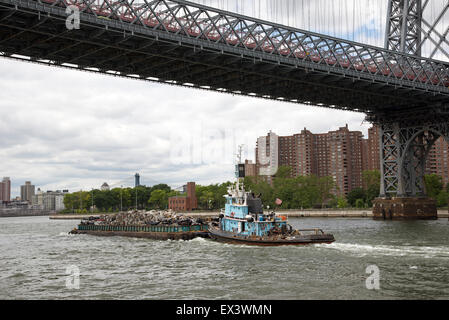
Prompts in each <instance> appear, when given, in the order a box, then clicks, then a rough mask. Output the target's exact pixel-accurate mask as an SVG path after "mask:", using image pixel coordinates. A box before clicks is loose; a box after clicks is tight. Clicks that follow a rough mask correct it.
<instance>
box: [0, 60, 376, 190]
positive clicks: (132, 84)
mask: <svg viewBox="0 0 449 320" xmlns="http://www.w3.org/2000/svg"><path fill="white" fill-rule="evenodd" d="M0 61H1V63H0V111H1V112H2V117H0V137H2V138H1V139H0V150H1V153H0V154H1V156H0V160H1V163H2V167H1V169H0V176H9V177H11V181H12V191H11V195H12V196H13V197H15V196H17V195H20V185H21V184H23V183H24V182H25V181H29V180H31V181H32V182H33V184H35V185H36V188H37V187H40V188H41V189H43V190H47V189H49V190H55V189H69V190H70V191H75V190H80V189H84V190H90V189H91V188H92V187H95V188H98V187H100V186H101V184H102V183H103V182H107V183H108V184H109V185H111V187H113V186H115V185H117V186H120V183H124V182H127V183H128V185H131V186H132V185H133V182H134V180H133V176H134V174H135V173H136V172H139V173H140V174H141V177H142V178H141V179H142V180H141V183H142V184H146V185H150V184H156V183H167V184H169V185H171V186H174V187H176V186H180V185H182V184H184V183H185V182H187V181H196V182H197V183H199V184H208V183H219V182H223V181H226V180H229V179H232V178H233V172H234V171H233V170H234V168H233V165H232V164H233V163H232V161H233V159H234V158H235V154H236V152H237V146H238V145H239V144H245V148H244V150H245V153H244V155H243V156H244V158H249V159H254V148H255V143H256V139H257V137H259V136H262V135H265V134H266V133H267V132H268V131H269V130H272V131H274V132H276V133H277V134H278V135H290V134H293V133H296V132H299V131H300V130H302V129H303V128H304V127H307V128H308V129H309V130H311V131H312V132H327V131H329V130H336V129H338V128H339V127H341V126H344V125H345V124H346V123H348V125H349V128H350V129H351V130H360V131H362V132H363V134H364V135H365V136H366V134H367V129H368V127H369V126H370V125H369V124H368V123H363V120H364V115H363V114H361V113H355V112H349V111H339V110H332V109H327V108H319V107H311V106H304V105H299V104H292V103H286V102H277V101H271V100H264V99H257V98H250V97H241V96H236V95H231V94H223V93H215V92H208V91H205V90H198V89H188V88H181V87H176V86H170V85H163V84H155V83H150V82H144V81H136V80H130V79H123V78H118V77H112V76H106V75H99V74H93V73H87V72H79V71H73V70H68V69H64V68H55V67H47V66H42V65H37V64H32V63H24V62H18V61H13V60H8V59H1V60H0ZM180 137H187V138H188V139H189V141H188V142H189V143H190V147H191V150H201V151H202V155H201V156H198V152H193V153H192V152H191V150H190V151H189V150H187V149H185V148H184V147H185V142H186V141H182V140H180ZM200 139H201V140H200ZM183 148H184V149H183ZM198 148H199V149H198ZM186 152H187V153H186ZM189 152H190V153H189ZM173 153H177V154H180V155H181V158H179V157H178V158H177V159H174V154H173ZM186 154H187V156H188V157H187V158H186V157H185V155H186ZM175 155H176V154H175ZM217 155H218V157H217ZM221 155H225V156H226V157H225V158H226V159H224V158H221ZM180 159H181V160H182V159H183V160H182V161H179V160H180ZM185 159H188V160H187V161H186V160H185ZM127 179H128V180H129V181H128V180H127ZM125 180H127V181H125ZM124 185H126V183H124Z"/></svg>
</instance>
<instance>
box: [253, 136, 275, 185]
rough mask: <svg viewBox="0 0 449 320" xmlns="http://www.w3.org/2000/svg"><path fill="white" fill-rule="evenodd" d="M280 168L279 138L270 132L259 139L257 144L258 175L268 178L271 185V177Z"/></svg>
mask: <svg viewBox="0 0 449 320" xmlns="http://www.w3.org/2000/svg"><path fill="white" fill-rule="evenodd" d="M278 167H279V137H278V135H276V134H275V133H273V132H271V131H270V132H269V133H268V135H267V136H265V137H259V138H258V139H257V144H256V170H257V174H258V175H261V176H266V177H267V179H268V182H270V183H271V177H272V176H273V175H274V174H275V173H276V172H277V170H278Z"/></svg>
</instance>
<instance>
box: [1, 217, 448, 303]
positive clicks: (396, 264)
mask: <svg viewBox="0 0 449 320" xmlns="http://www.w3.org/2000/svg"><path fill="white" fill-rule="evenodd" d="M77 223H78V221H76V220H49V219H48V217H20V218H1V219H0V271H1V272H0V299H449V270H448V268H449V222H448V220H447V219H439V220H435V221H412V222H400V221H385V222H384V221H373V220H371V219H370V218H359V219H355V218H291V219H290V223H291V224H292V225H293V226H294V227H297V228H309V227H315V226H317V227H320V228H322V229H324V230H326V231H329V232H331V233H333V234H334V236H335V238H336V240H337V241H336V242H335V243H333V244H330V245H325V244H322V245H321V244H320V245H310V246H287V247H249V246H243V245H233V244H222V243H217V242H213V241H211V240H208V239H200V238H199V239H195V240H192V241H156V240H148V239H135V238H125V237H95V236H90V235H69V234H68V231H70V230H71V229H72V228H74V227H75V226H76V224H77ZM372 265H375V266H377V268H378V270H379V279H380V281H379V283H380V288H379V289H378V290H376V289H372V290H369V289H367V286H366V282H367V281H366V279H367V278H368V277H370V274H369V273H367V272H366V271H367V267H368V266H372ZM73 266H74V267H75V268H78V269H79V271H80V276H79V289H76V288H73V284H74V283H75V282H73V278H67V277H68V276H69V277H70V275H68V274H66V272H67V271H68V270H69V273H70V272H72V271H73V270H75V269H73V268H74V267H73ZM67 268H69V269H67ZM371 268H373V267H371ZM374 268H375V267H374ZM68 280H69V281H68ZM67 283H68V284H69V286H68V287H67V285H66V284H67ZM370 283H374V282H370Z"/></svg>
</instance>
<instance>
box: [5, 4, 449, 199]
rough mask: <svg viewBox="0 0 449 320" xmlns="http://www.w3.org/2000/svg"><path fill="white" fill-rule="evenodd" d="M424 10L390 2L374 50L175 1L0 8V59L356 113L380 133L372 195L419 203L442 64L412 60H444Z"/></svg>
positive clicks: (443, 86)
mask: <svg viewBox="0 0 449 320" xmlns="http://www.w3.org/2000/svg"><path fill="white" fill-rule="evenodd" d="M423 1H424V3H422V1H421V0H389V7H388V23H387V30H386V37H385V48H379V47H374V46H370V45H365V44H362V43H357V42H351V41H347V40H343V39H338V38H334V37H330V36H326V35H322V34H317V33H313V32H309V31H305V30H300V29H296V28H291V27H288V26H284V25H279V24H275V23H271V22H268V21H263V20H259V19H255V18H252V17H248V16H243V15H239V14H236V13H231V12H227V11H223V10H218V9H215V8H212V7H207V6H203V5H199V4H195V3H192V2H187V1H181V0H169V1H167V0H155V1H151V0H140V1H132V0H0V55H1V56H4V57H8V58H14V59H21V60H25V61H31V62H36V63H41V64H46V65H53V66H62V67H67V68H73V69H78V70H84V71H91V72H99V73H104V74H112V75H116V76H121V77H128V78H133V79H141V80H147V81H156V82H162V83H168V84H174V85H180V86H185V87H193V88H201V89H206V90H213V91H218V92H227V93H233V94H240V95H246V96H254V97H259V98H266V99H273V100H279V101H289V102H294V103H300V104H309V105H317V106H323V107H330V108H336V109H342V110H352V111H358V112H363V113H365V114H366V115H367V119H368V120H369V121H371V122H373V123H376V124H378V125H379V126H380V128H381V141H380V146H381V175H382V183H381V195H382V196H388V195H397V196H420V195H424V194H425V188H424V182H423V174H424V166H425V157H426V155H427V153H428V150H429V148H430V146H431V145H432V144H433V142H434V141H435V139H436V138H437V137H439V136H441V135H442V136H444V137H445V138H446V139H447V140H448V141H449V127H448V125H449V63H447V62H442V61H438V60H434V59H431V58H425V57H422V56H421V47H422V43H423V41H425V40H429V39H432V41H433V42H435V44H436V48H437V49H441V50H442V51H443V53H444V54H445V55H446V56H447V53H446V52H445V51H444V50H443V49H442V48H441V47H442V44H447V43H448V42H447V39H446V36H447V33H448V32H445V33H444V34H439V33H438V36H437V40H435V38H434V37H432V36H431V35H430V33H428V32H424V31H423V30H424V29H423V27H422V24H423V23H424V24H429V23H428V22H427V21H425V19H423V18H422V10H423V8H424V7H425V6H426V5H427V4H428V1H429V0H423ZM447 7H449V4H448V5H447V6H446V8H445V9H444V12H442V13H441V15H444V14H445V13H446V11H447V9H448V8H447ZM75 11H79V13H80V14H79V18H80V20H79V21H80V28H79V29H76V28H75V29H71V28H68V27H67V25H66V22H67V18H68V17H69V16H70V15H71V14H73V13H74V12H75ZM435 23H438V21H436V22H435ZM429 25H430V24H429ZM430 26H431V25H430ZM431 27H432V26H431ZM434 29H435V28H433V27H432V28H431V31H432V30H434ZM448 31H449V30H448ZM429 32H430V31H429ZM434 53H435V52H433V53H432V55H431V56H433V55H434Z"/></svg>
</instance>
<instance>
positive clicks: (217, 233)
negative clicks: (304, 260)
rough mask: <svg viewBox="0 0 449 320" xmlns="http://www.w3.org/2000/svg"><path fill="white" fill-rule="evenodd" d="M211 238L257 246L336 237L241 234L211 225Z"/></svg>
mask: <svg viewBox="0 0 449 320" xmlns="http://www.w3.org/2000/svg"><path fill="white" fill-rule="evenodd" d="M209 238H211V239H213V240H217V241H221V242H227V243H236V244H246V245H257V246H284V245H307V244H313V243H332V242H334V241H335V238H334V236H333V235H332V234H325V233H323V234H309V235H296V236H292V237H288V236H287V237H285V238H281V237H278V238H276V237H260V236H240V235H238V234H235V233H232V232H228V231H223V230H220V229H219V228H217V227H214V226H211V225H209Z"/></svg>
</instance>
